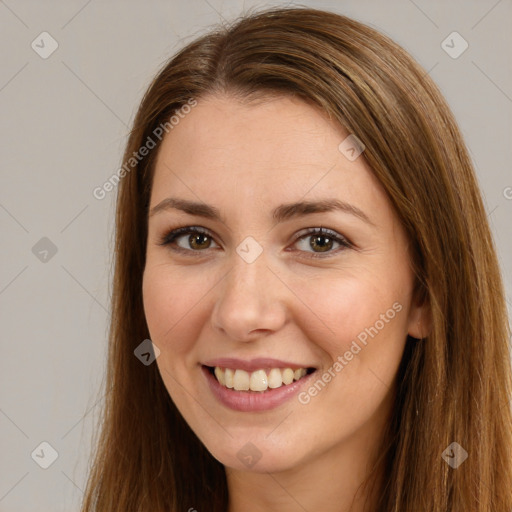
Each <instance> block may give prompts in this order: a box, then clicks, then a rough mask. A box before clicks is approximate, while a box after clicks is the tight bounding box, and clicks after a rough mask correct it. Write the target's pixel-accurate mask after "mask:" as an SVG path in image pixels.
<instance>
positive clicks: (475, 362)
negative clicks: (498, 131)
mask: <svg viewBox="0 0 512 512" xmlns="http://www.w3.org/2000/svg"><path fill="white" fill-rule="evenodd" d="M216 92H221V93H226V92H227V93H229V94H231V95H232V96H233V97H234V98H237V99H240V100H245V101H250V100H251V98H255V97H257V96H258V95H263V96H265V95H266V94H274V95H275V94H283V95H290V94H291V95H295V96H297V97H299V98H303V99H304V100H305V101H309V102H313V103H314V104H316V105H318V106H319V107H320V108H321V109H322V110H323V111H324V112H326V113H327V114H328V115H329V116H330V117H331V118H332V119H335V120H336V121H338V122H339V123H340V124H341V125H342V126H344V127H345V128H346V129H347V130H348V132H350V133H353V134H355V135H356V136H357V137H358V138H359V139H360V140H361V141H362V142H363V144H364V145H365V147H366V149H365V152H364V155H365V158H366V159H367V161H368V163H369V164H370V166H371V167H372V169H373V172H374V174H375V176H376V177H377V178H378V179H379V181H380V182H381V183H382V185H383V187H384V189H385V190H386V192H387V194H388V195H389V198H390V200H391V201H392V204H393V206H394V208H395V210H396V213H397V215H398V217H399V218H400V220H401V222H402V224H403V227H404V229H405V231H406V233H407V235H408V237H409V239H410V242H411V246H412V247H413V249H414V261H413V265H414V266H415V271H416V275H417V289H418V293H421V294H422V295H423V297H424V300H426V301H428V304H429V306H430V311H431V319H432V330H431V332H430V334H429V335H428V337H426V338H425V339H423V340H421V341H414V342H412V340H411V339H409V340H408V343H407V345H406V350H405V351H404V355H403V360H402V363H401V367H400V371H399V374H398V391H397V396H396V405H395V408H394V411H393V416H392V419H391V421H390V423H389V431H388V434H387V437H386V443H385V444H384V445H383V446H381V447H380V455H381V457H380V462H379V464H380V467H381V468H382V467H383V468H384V469H385V482H384V486H383V488H382V489H381V492H380V493H379V496H380V502H379V504H378V509H377V510H379V511H380V512H382V511H385V512H391V511H394V512H406V511H407V512H408V511H414V512H417V511H429V512H430V511H432V512H440V511H450V512H463V511H467V510H471V511H472V512H510V511H511V510H512V414H511V409H510V403H509V400H510V398H511V390H512V384H511V367H510V346H509V334H510V331H509V325H508V320H507V312H506V307H505V300H504V290H503V285H502V281H501V277H500V272H499V267H498V262H497V258H496V254H495V249H494V245H493V241H492V237H491V233H490V229H489V225H488V222H487V217H486V212H485V209H484V206H483V204H482V200H481V196H480V192H479V189H478V185H477V181H476V178H475V174H474V170H473V168H472V164H471V161H470V159H469V157H468V153H467V150H466V147H465V145H464V142H463V140H462V137H461V135H460V132H459V130H458V128H457V125H456V122H455V120H454V119H453V117H452V114H451V112H450V110H449V108H448V106H447V104H446V102H445V101H444V99H443V98H442V96H441V94H440V93H439V91H438V89H437V87H436V86H435V85H434V84H433V82H432V81H431V79H430V78H429V76H428V75H427V74H426V73H425V71H424V70H423V69H422V68H421V67H420V66H419V65H418V64H417V63H416V62H415V61H414V60H413V59H412V58H411V57H410V56H409V55H408V54H407V53H406V52H405V51H404V50H403V49H402V48H400V47H399V46H398V45H397V44H395V43H394V42H393V41H391V40H390V39H388V38H387V37H385V36H383V35H382V34H380V33H378V32H377V31H375V30H373V29H370V28H368V27H367V26H365V25H363V24H361V23H358V22H356V21H353V20H351V19H349V18H346V17H344V16H340V15H337V14H334V13H329V12H324V11H320V10H315V9H309V8H274V9H270V10H266V11H262V12H256V13H252V14H251V15H246V16H244V17H242V18H241V19H239V20H236V21H235V22H234V23H233V24H232V25H231V26H228V27H216V28H215V29H214V30H212V31H211V32H209V33H208V34H207V35H205V36H202V37H201V38H199V39H197V40H195V41H194V42H192V43H191V44H189V45H188V46H186V47H185V48H184V49H183V50H181V51H180V52H179V53H178V54H177V55H176V56H174V57H173V58H172V59H171V60H170V61H169V62H168V63H166V65H165V66H164V67H163V69H162V70H161V71H160V73H159V74H158V75H157V77H156V78H155V79H154V80H153V82H152V84H151V85H150V87H149V89H148V91H147V92H146V94H145V96H144V98H143V100H142V103H141V105H140V108H139V110H138V113H137V115H136V118H135V121H134V126H133V130H132V132H131V135H130V138H129V141H128V144H127V148H126V152H125V156H124V158H125V161H129V159H130V158H131V157H132V155H133V154H134V153H135V152H137V151H138V150H139V149H140V148H141V147H142V146H143V145H144V144H145V143H146V141H147V140H148V137H151V138H152V139H153V141H154V142H156V147H155V148H154V149H152V150H151V151H150V152H149V154H148V155H147V156H145V157H144V158H142V159H140V161H137V162H136V165H133V167H131V168H129V169H128V171H127V172H124V173H123V174H124V177H122V179H121V180H120V183H119V188H118V197H117V213H116V238H115V273H114V280H113V297H112V317H111V325H110V345H109V359H108V364H107V373H106V382H105V393H106V396H105V404H104V411H103V417H102V419H101V425H100V426H99V427H98V432H99V439H98V441H97V444H96V452H95V458H94V460H93V464H92V465H91V469H90V476H89V481H88V486H87V490H86V494H85V499H84V502H83V507H82V511H83V512H92V511H96V512H112V511H113V510H122V511H128V510H134V511H138V512H177V511H178V510H180V511H185V510H189V509H197V510H198V511H204V510H208V511H213V512H225V510H226V507H227V500H228V492H227V485H226V477H225V469H224V467H223V466H222V464H220V463H219V462H218V461H217V460H215V459H214V458H213V457H212V456H211V455H210V453H209V452H208V451H207V450H206V449H205V448H204V446H203V445H202V444H201V442H200V441H199V440H198V439H197V437H196V436H195V435H194V433H193V432H192V431H191V430H190V428H189V427H188V425H187V424H186V423H185V421H184V420H183V418H182V417H181V415H180V414H179V412H178V411H177V409H176V408H175V406H174V404H173V402H172V400H171V399H170V397H169V394H168V392H167V390H166V388H165V386H164V384H163V382H162V379H161V377H160V374H159V372H158V368H157V365H156V364H152V365H149V366H145V365H143V364H141V362H140V361H139V360H138V359H137V358H136V357H135V356H134V349H135V348H136V347H137V346H138V345H139V344H140V343H141V342H142V341H143V340H144V339H146V338H149V332H148V328H147V325H146V321H145V317H144V311H143V304H142V275H143V270H144V265H145V250H146V238H147V213H148V212H147V209H148V205H149V198H150V191H151V181H152V173H153V169H154V164H155V159H156V154H157V151H158V147H159V143H160V140H159V139H157V138H155V135H154V133H155V129H156V128H157V127H158V126H161V125H162V124H163V123H166V122H168V121H169V119H170V118H171V116H172V115H173V114H174V113H175V111H176V110H178V109H180V108H181V107H183V106H184V105H186V104H187V101H189V100H190V99H191V98H192V99H195V100H199V99H200V98H201V97H203V96H205V95H207V94H212V93H216ZM168 126H169V125H168ZM452 442H457V443H458V444H460V445H461V446H462V447H463V448H464V449H465V450H466V451H467V453H468V458H467V460H465V461H464V462H463V464H462V465H460V467H458V468H457V469H455V468H452V467H451V466H450V465H449V464H447V462H445V460H444V459H443V457H442V454H443V452H444V450H445V449H446V448H447V447H448V446H449V445H450V444H451V443H452Z"/></svg>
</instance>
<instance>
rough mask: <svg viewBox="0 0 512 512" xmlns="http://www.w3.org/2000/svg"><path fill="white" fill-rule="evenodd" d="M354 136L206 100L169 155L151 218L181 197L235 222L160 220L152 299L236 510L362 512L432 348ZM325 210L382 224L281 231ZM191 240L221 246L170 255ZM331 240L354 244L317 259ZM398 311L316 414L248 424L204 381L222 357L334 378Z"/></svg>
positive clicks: (303, 119)
mask: <svg viewBox="0 0 512 512" xmlns="http://www.w3.org/2000/svg"><path fill="white" fill-rule="evenodd" d="M347 135H348V133H347V132H346V131H345V130H344V129H342V128H341V127H340V126H338V125H337V124H335V123H334V122H332V121H330V120H329V119H328V118H327V117H326V115H325V114H324V113H323V112H322V111H321V110H319V109H317V108H316V107H314V106H311V105H309V104H307V103H305V102H303V101H301V100H298V99H294V98H290V97H278V98H272V99H268V100H267V101H264V102H261V101H260V102H257V103H254V104H251V103H247V104H242V103H241V102H240V101H239V100H237V99H235V98H233V97H231V96H229V95H227V94H225V95H216V96H208V97H205V98H201V99H199V101H198V104H197V106H196V107H194V108H193V109H192V110H191V112H190V113H189V114H187V115H186V116H185V117H184V119H182V120H181V121H180V123H179V124H178V125H177V126H175V127H174V129H173V130H172V131H171V132H170V133H169V134H168V135H167V136H166V138H165V139H164V141H163V143H162V146H161V148H160V150H159V154H158V159H157V163H156V167H155V175H154V181H153V187H152V193H151V201H150V209H151V208H153V207H154V206H156V205H157V204H159V203H160V202H161V201H162V200H164V199H165V198H167V197H170V196H172V197H176V198H182V199H188V200H192V201H202V202H204V203H208V204H210V205H213V206H215V207H216V208H218V209H219V211H220V213H221V215H222V216H223V219H224V222H221V221H215V220H211V219H206V218H203V217H199V216H195V215H190V214H188V213H184V212H182V211H179V210H175V209H169V210H167V211H160V212H159V213H156V214H154V215H151V216H150V217H149V220H148V240H147V254H146V258H147V259H146V267H145V271H144V279H143V298H144V309H145V314H146V319H147V323H148V327H149V331H150V334H151V339H152V341H153V343H154V344H155V345H156V346H157V347H158V348H159V349H160V350H161V353H160V356H159V357H158V359H157V364H158V368H159V371H160V373H161V375H162V378H163V381H164V383H165V385H166V387H167V390H168V391H169V393H170V395H171V397H172V399H173V400H174V402H175V403H176V405H177V407H178V409H179V410H180V412H181V413H182V415H183V417H184V418H185V420H186V421H187V423H188V424H189V425H190V427H191V428H192V429H193V430H194V432H195V433H196V434H197V436H198V437H199V439H201V441H202V442H203V443H204V444H205V446H206V447H207V448H208V450H209V451H210V452H211V453H212V455H213V456H214V457H215V458H217V459H218V460H219V461H220V462H222V463H223V464H224V465H225V467H226V472H227V478H228V487H229V493H230V505H229V512H242V511H244V512H247V511H249V512H260V511H274V510H275V511H277V510H279V512H288V511H290V512H291V511H296V510H308V511H312V510H323V511H326V512H330V511H332V512H334V511H336V512H340V511H348V510H349V509H350V506H351V505H352V508H351V509H350V510H352V511H353V512H358V511H362V510H363V500H364V498H365V497H366V496H365V495H364V493H360V494H358V495H357V496H356V490H357V489H358V487H359V485H360V484H361V482H362V481H363V479H364V477H365V475H366V471H367V465H369V464H370V462H371V460H372V454H374V453H377V454H378V446H379V442H380V440H381V434H382V431H383V429H384V427H385V425H386V422H387V421H388V419H389V417H388V415H389V412H390V408H391V406H392V404H393V400H394V393H395V376H396V372H397V369H398V365H399V362H400V360H401V356H402V353H403V349H404V344H405V341H406V336H407V334H410V335H411V336H413V337H415V338H421V337H422V336H424V335H425V332H422V326H425V324H426V323H427V314H428V312H427V311H426V310H425V308H424V306H421V305H419V304H417V303H416V301H415V299H414V297H413V293H412V291H413V286H414V276H413V272H412V270H411V265H410V257H409V253H408V250H407V247H408V243H407V239H406V237H405V233H404V231H403V229H402V227H401V225H400V223H399V222H398V218H397V216H396V214H395V212H394V211H393V209H392V207H391V204H390V202H389V200H388V198H387V196H386V194H385V193H384V191H383V189H382V187H381V186H380V184H379V182H378V181H377V180H376V178H375V177H374V176H373V174H372V172H371V169H370V167H369V166H368V164H367V162H366V161H365V159H364V153H363V154H362V155H361V156H360V157H358V158H357V159H356V160H354V161H349V160H348V159H347V158H346V157H345V156H344V155H343V154H342V153H341V152H340V151H339V150H338V145H339V144H340V142H341V141H343V140H344V139H345V138H346V137H347ZM326 198H337V199H340V200H342V201H345V202H347V203H350V204H351V205H353V206H356V207H357V208H359V209H360V210H362V211H363V212H364V213H365V214H366V215H367V216H368V218H369V219H370V221H371V222H372V224H369V223H366V222H364V221H363V220H361V219H360V218H358V217H356V216H354V215H351V214H349V213H346V212H341V211H331V212H324V213H314V214H309V215H305V216H302V217H298V218H292V219H289V220H286V221H284V222H282V223H279V224H276V223H275V222H274V221H273V219H272V216H271V211H272V210H273V209H274V208H275V207H277V206H278V205H280V204H282V203H290V202H295V201H301V200H302V201H304V200H308V201H314V200H320V199H326ZM182 226H201V227H203V228H206V229H207V230H208V231H209V236H210V238H206V240H207V241H206V243H205V241H204V239H203V240H199V242H198V243H199V248H197V247H198V246H197V244H196V245H192V246H191V245H190V239H189V234H185V235H181V237H180V238H179V239H178V240H177V241H175V246H176V245H177V244H178V243H179V245H180V246H181V247H182V248H184V250H185V251H187V249H188V253H178V252H174V251H173V250H172V249H171V247H170V246H162V245H159V242H160V240H161V239H162V238H163V237H164V236H165V235H166V234H167V233H168V231H169V230H171V229H174V228H177V227H182ZM320 226H323V227H325V228H328V229H331V230H333V231H335V232H336V233H337V234H338V235H340V236H342V237H345V238H347V239H348V240H349V241H350V242H351V244H352V246H351V247H349V248H344V247H342V246H340V245H339V244H337V243H335V242H333V243H332V247H331V246H329V247H330V249H329V250H328V251H327V252H321V250H319V248H318V245H317V246H314V247H313V248H312V247H311V246H310V242H311V241H312V239H314V238H315V234H313V235H312V234H309V236H304V235H307V232H308V231H310V230H311V229H313V228H318V227H320ZM299 232H300V233H301V236H303V238H301V239H300V240H297V241H296V240H295V238H294V235H297V234H298V233H299ZM248 236H251V237H253V238H254V239H255V240H256V241H257V242H258V243H259V244H260V246H261V248H262V249H263V252H262V253H261V255H260V256H259V257H258V258H257V259H256V260H255V261H254V262H253V263H250V264H249V263H247V262H246V261H245V260H244V259H242V258H241V257H240V256H239V255H238V253H237V252H236V248H237V246H238V245H239V244H240V243H241V242H242V241H243V240H244V239H245V238H246V237H248ZM325 236H327V238H329V236H328V235H325ZM208 240H210V246H209V247H208ZM325 241H326V238H323V239H321V243H322V242H324V243H325ZM192 243H193V241H192ZM203 247H206V248H203ZM315 251H317V253H320V255H321V256H323V257H320V258H313V257H311V255H312V254H313V255H314V254H315ZM395 303H398V304H399V305H400V306H401V311H400V312H399V313H397V314H396V315H395V316H394V318H393V319H391V320H389V321H388V322H386V323H385V326H384V327H383V328H382V329H380V330H378V334H377V335H375V336H374V337H373V338H370V337H369V338H368V343H367V345H366V346H364V347H363V348H362V350H361V351H360V352H359V353H358V354H357V355H355V356H354V357H353V359H352V360H351V361H349V362H348V364H347V365H346V366H345V365H344V367H343V369H342V370H341V371H339V372H335V375H336V376H335V377H334V378H332V379H331V381H330V382H329V383H328V384H327V385H326V386H325V387H324V388H323V389H322V390H321V391H320V392H319V393H318V394H317V395H316V396H314V397H312V398H311V400H310V401H309V403H307V404H303V403H300V402H299V400H298V399H297V397H294V398H292V399H291V400H288V401H287V402H285V403H284V404H282V405H280V406H279V407H277V408H275V409H273V410H270V411H265V412H238V411H233V410H231V409H228V408H226V407H225V406H224V405H222V404H220V403H219V402H218V401H217V400H216V399H215V398H214V396H213V395H212V393H211V391H210V389H209V387H208V386H207V383H206V380H205V378H204V376H203V374H202V371H201V366H200V363H201V362H204V361H206V360H208V359H212V358H216V357H235V358H240V359H252V358H256V357H273V358H276V359H281V360H284V361H291V362H297V363H301V364H302V363H304V366H313V367H316V368H317V374H316V375H317V377H321V376H322V375H323V374H324V373H325V372H327V371H328V369H329V368H331V371H332V367H333V364H334V362H335V361H336V360H337V358H338V356H343V354H344V353H345V352H346V351H347V350H349V348H350V346H351V343H352V342H353V341H354V340H356V339H357V336H358V334H360V333H361V332H363V331H364V330H365V328H369V327H371V326H374V325H375V323H376V321H377V320H379V318H381V317H380V315H382V314H386V311H388V310H389V309H390V308H392V305H393V304H395ZM248 442H251V443H252V444H253V445H254V446H256V447H257V450H258V451H259V453H260V454H261V458H260V459H259V460H258V462H257V463H256V464H255V465H254V466H252V467H250V468H249V467H247V466H246V465H244V463H243V462H242V461H241V460H240V459H239V458H238V457H237V453H238V452H239V450H240V449H242V447H244V446H245V445H246V443H248ZM381 477H382V475H377V476H376V477H375V478H376V480H375V481H376V482H380V481H381ZM354 496H356V498H355V499H354ZM374 498H375V495H369V496H368V499H369V503H370V504H371V503H372V500H373V499H374ZM301 507H302V508H301Z"/></svg>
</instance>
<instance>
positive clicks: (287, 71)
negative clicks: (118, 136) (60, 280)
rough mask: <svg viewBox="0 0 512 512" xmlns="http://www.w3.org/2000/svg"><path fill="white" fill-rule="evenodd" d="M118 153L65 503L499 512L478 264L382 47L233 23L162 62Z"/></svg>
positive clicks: (503, 459) (421, 123) (440, 130)
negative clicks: (103, 285)
mask: <svg viewBox="0 0 512 512" xmlns="http://www.w3.org/2000/svg"><path fill="white" fill-rule="evenodd" d="M126 163H128V166H126V165H125V166H123V169H124V171H123V173H122V179H121V182H120V184H119V192H118V205H117V217H116V222H117V232H116V260H115V277H114V291H113V311H112V323H111V332H110V339H111V343H110V352H109V363H108V372H107V391H108V392H107V395H106V402H105V411H104V418H103V423H102V426H101V438H100V440H99V443H98V448H97V453H96V459H95V464H94V466H93V468H92V471H91V475H90V480H89V484H88V488H87V492H86V496H85V500H84V504H83V508H82V510H83V512H89V511H93V510H95V511H97V512H106V511H112V510H137V511H141V512H146V511H148V512H149V511H151V512H157V511H158V512H159V511H162V512H164V511H165V512H170V511H178V510H180V511H181V510H188V511H193V510H197V511H205V510H208V511H218V512H225V511H229V512H240V511H251V512H258V511H263V510H266V511H270V510H279V511H281V512H282V511H292V510H293V511H295V510H308V511H313V510H324V511H349V510H350V511H352V512H360V511H363V510H364V511H395V512H399V511H400V512H406V511H407V512H409V511H414V512H416V511H436V512H437V511H450V512H462V511H466V510H471V511H475V512H484V511H485V512H510V510H511V509H512V485H511V484H512V457H511V455H512V438H511V436H512V418H511V411H510V402H509V401H510V395H511V369H510V352H509V343H508V340H509V331H508V324H507V316H506V308H505V301H504V292H503V287H502V283H501V279H500V274H499V269H498V263H497V258H496V254H495V250H494V246H493V242H492V239H491V234H490V230H489V226H488V223H487V218H486V213H485V210H484V207H483V204H482V200H481V196H480V193H479V190H478V186H477V182H476V179H475V175H474V171H473V168H472V165H471V162H470V160H469V157H468V154H467V150H466V148H465V146H464V143H463V140H462V138H461V135H460V133H459V130H458V128H457V126H456V123H455V121H454V119H453V117H452V115H451V113H450V111H449V109H448V107H447V105H446V103H445V101H444V100H443V98H442V97H441V95H440V93H439V91H438V90H437V88H436V87H435V85H434V84H433V83H432V81H431V80H430V79H429V77H428V75H426V73H425V72H424V71H423V70H422V69H421V68H420V67H419V66H418V65H417V64H416V63H415V62H414V61H413V60H412V58H411V57H410V56H409V55H408V54H406V52H405V51H404V50H403V49H401V48H400V47H398V46H397V45H396V44H395V43H393V42H392V41H390V40H389V39H388V38H387V37H385V36H383V35H381V34H379V33H378V32H376V31H374V30H373V29H370V28H368V27H366V26H364V25H362V24H360V23H357V22H355V21H352V20H350V19H348V18H345V17H343V16H339V15H336V14H333V13H328V12H323V11H319V10H314V9H306V8H298V9H296V8H292V9H288V8H281V9H273V10H269V11H265V12H261V13H257V14H254V15H252V16H247V17H245V18H243V19H241V20H239V21H237V22H236V23H235V24H234V25H233V26H232V27H230V28H227V29H218V30H214V31H212V32H210V33H209V34H207V35H205V36H203V37H201V38H200V39H198V40H196V41H194V42H193V43H191V44H189V45H188V46H187V47H186V48H184V49H183V50H182V51H181V52H179V53H178V55H176V56H175V57H174V58H173V59H172V60H171V61H170V62H169V63H168V64H167V65H166V66H165V67H164V68H163V70H162V71H161V72H160V73H159V75H158V76H157V77H156V78H155V80H154V81H153V83H152V84H151V86H150V87H149V89H148V91H147V93H146V95H145V97H144V99H143V101H142V103H141V106H140V108H139V111H138V114H137V116H136V119H135V122H134V128H133V131H132V133H131V136H130V139H129V142H128V145H127V149H126V153H125V164H126ZM149 339H151V341H152V343H151V342H149V341H148V340H149ZM136 356H137V357H136ZM155 358H156V360H155Z"/></svg>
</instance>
